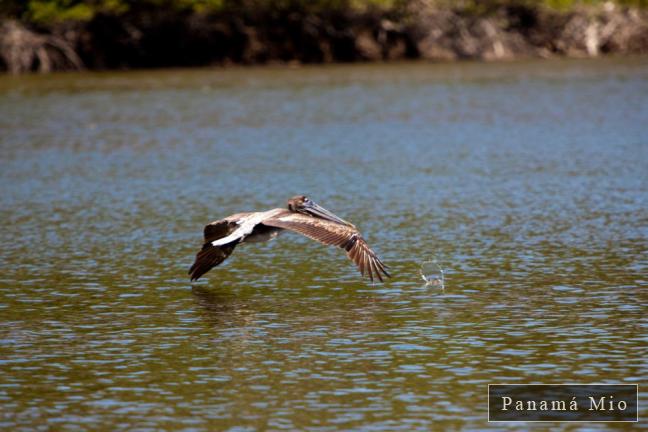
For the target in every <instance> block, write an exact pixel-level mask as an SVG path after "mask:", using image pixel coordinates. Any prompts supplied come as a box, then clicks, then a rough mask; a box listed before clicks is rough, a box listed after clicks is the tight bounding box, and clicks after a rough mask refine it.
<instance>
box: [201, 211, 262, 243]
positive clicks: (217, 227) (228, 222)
mask: <svg viewBox="0 0 648 432" xmlns="http://www.w3.org/2000/svg"><path fill="white" fill-rule="evenodd" d="M250 214H251V213H249V212H248V213H237V214H233V215H231V216H228V217H226V218H224V219H220V220H217V221H214V222H211V223H209V224H207V225H205V229H204V231H203V233H204V235H205V243H207V242H209V243H211V242H213V241H214V240H218V239H221V238H223V237H226V236H228V235H230V234H232V233H233V232H234V231H235V230H236V228H237V227H238V223H237V222H238V221H240V220H242V219H244V218H245V217H247V216H249V215H250Z"/></svg>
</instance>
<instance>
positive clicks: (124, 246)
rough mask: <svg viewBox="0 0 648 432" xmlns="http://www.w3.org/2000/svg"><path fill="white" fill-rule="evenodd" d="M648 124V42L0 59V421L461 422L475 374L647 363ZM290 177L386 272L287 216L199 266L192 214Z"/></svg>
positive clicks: (178, 424)
mask: <svg viewBox="0 0 648 432" xmlns="http://www.w3.org/2000/svg"><path fill="white" fill-rule="evenodd" d="M647 124H648V62H647V61H646V60H645V59H634V60H614V59H611V60H601V61H544V62H531V63H511V64H492V65H491V64H471V63H463V64H452V65H434V64H401V65H372V66H334V67H313V68H299V69H283V68H265V69H256V68H250V69H214V70H198V71H183V70H177V71H163V72H157V71H155V72H135V73H86V74H65V75H53V76H30V77H20V78H15V77H8V76H3V77H0V130H1V131H2V132H1V134H0V156H1V158H0V182H1V186H0V188H1V194H0V217H1V218H2V221H3V228H2V230H0V246H1V251H0V265H1V269H2V272H1V274H0V321H1V326H0V372H1V374H0V404H1V407H2V408H1V410H0V428H3V429H8V430H19V429H20V428H24V429H33V428H35V427H39V428H41V429H50V430H81V429H87V428H88V427H91V428H92V429H100V430H115V429H142V430H144V429H150V430H154V429H156V430H159V429H168V430H205V429H210V430H227V429H231V430H237V431H243V430H264V429H271V430H280V429H286V430H296V429H300V430H312V431H329V430H339V429H363V430H377V431H382V430H402V431H416V430H439V429H448V428H452V429H456V428H462V429H469V430H479V429H484V428H489V427H497V428H502V427H505V426H506V425H503V424H492V423H491V424H488V423H487V422H486V385H487V384H488V383H502V382H508V383H527V382H535V383H537V382H552V383H560V382H577V383H591V382H615V383H632V384H642V383H643V384H645V383H646V381H647V379H648V336H647V334H648V319H647V318H646V316H648V313H647V311H648V292H647V288H648V259H647V253H648V210H647V209H648V132H647V131H648V126H647ZM298 193H306V194H308V195H310V196H311V197H312V198H313V199H314V200H315V201H317V202H319V203H320V204H322V205H323V206H325V207H327V208H329V209H330V210H332V211H334V212H335V213H337V214H339V215H340V216H341V217H343V218H345V219H347V220H350V221H352V222H354V223H355V224H356V225H358V226H359V227H360V228H361V230H362V231H363V233H364V235H365V238H366V239H367V240H368V242H369V243H370V244H371V245H372V246H373V248H374V249H375V250H376V251H377V252H378V254H379V255H380V256H381V257H382V258H383V260H384V261H385V262H386V263H387V264H388V265H389V266H390V268H391V270H392V273H393V276H394V277H393V278H392V279H391V280H389V281H388V282H387V283H385V284H384V285H380V284H375V285H372V284H371V283H370V282H368V281H365V280H362V279H361V277H360V276H359V274H358V273H357V271H356V270H355V268H354V267H353V265H352V264H351V263H350V262H349V261H348V260H347V259H346V258H345V256H344V253H343V252H342V251H340V250H336V249H334V248H326V247H324V246H321V245H319V244H317V243H315V242H312V241H309V240H307V239H303V238H301V237H299V236H298V235H289V234H286V235H284V236H282V237H280V238H279V239H277V240H275V241H273V242H270V243H268V244H250V245H244V246H241V247H239V248H237V250H236V251H235V252H234V254H233V255H232V257H231V258H230V259H229V260H228V261H226V263H225V264H224V265H223V266H222V267H219V268H217V269H214V270H212V271H211V272H210V273H208V274H207V275H206V277H205V278H204V279H201V280H200V281H199V282H197V283H194V284H191V283H189V280H188V277H187V274H186V272H187V269H188V267H189V265H190V264H191V263H192V261H193V256H194V253H195V252H196V250H197V249H198V247H199V245H200V243H201V235H202V227H203V225H204V224H205V223H207V222H209V221H211V220H214V219H218V218H221V217H224V216H226V215H229V214H231V213H235V212H240V211H248V210H261V209H269V208H273V207H278V206H283V205H284V203H285V200H286V199H287V198H289V197H290V196H292V195H295V194H298ZM434 259H436V260H437V261H438V262H439V264H440V265H441V266H442V268H443V269H444V271H445V290H440V289H439V288H438V287H435V286H424V285H423V280H422V279H421V277H420V274H419V264H420V263H421V262H423V261H429V260H434ZM642 391H643V389H642ZM642 396H643V397H644V398H645V396H646V393H645V392H643V394H642ZM645 406H646V405H645V403H644V404H643V409H644V410H645ZM641 416H644V417H645V411H643V412H642V414H641ZM90 425H91V426H90ZM559 426H560V425H559V424H554V425H553V427H559ZM640 426H641V424H640ZM588 427H597V428H598V427H601V428H602V427H603V425H600V424H598V426H597V424H591V425H589V426H588Z"/></svg>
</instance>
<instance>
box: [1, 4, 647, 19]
mask: <svg viewBox="0 0 648 432" xmlns="http://www.w3.org/2000/svg"><path fill="white" fill-rule="evenodd" d="M605 1H606V0H463V1H450V0H437V2H438V3H439V5H440V6H445V7H450V8H453V9H462V10H465V11H467V12H469V13H476V14H487V13H489V12H491V11H493V10H495V9H497V8H500V7H503V6H512V5H524V6H530V7H549V8H553V9H558V10H569V9H571V8H574V7H577V6H579V5H596V4H602V3H604V2H605ZM615 2H616V3H618V4H622V5H630V6H638V7H648V0H616V1H615ZM406 3H407V0H244V1H236V0H2V1H0V14H2V15H5V16H10V17H13V18H18V19H21V20H23V21H29V22H34V23H41V24H47V23H56V22H61V21H70V20H72V21H88V20H90V19H92V18H93V17H94V16H95V15H97V14H99V13H104V14H113V15H120V14H123V13H125V12H127V11H129V10H132V9H137V8H147V7H160V8H165V9H167V10H175V11H178V12H186V11H195V12H217V11H223V10H230V11H236V10H259V9H266V10H268V9H275V10H285V9H301V10H313V11H316V10H319V11H321V10H340V9H349V10H357V9H366V8H371V7H379V8H387V9H393V8H398V7H402V6H403V5H405V4H406Z"/></svg>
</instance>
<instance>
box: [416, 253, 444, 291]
mask: <svg viewBox="0 0 648 432" xmlns="http://www.w3.org/2000/svg"><path fill="white" fill-rule="evenodd" d="M419 273H420V275H421V279H423V280H424V281H425V286H428V285H432V286H435V287H439V288H441V289H444V288H445V274H444V272H443V268H441V266H440V265H439V263H438V262H437V259H436V258H434V259H433V260H429V261H423V262H422V263H421V264H420V266H419Z"/></svg>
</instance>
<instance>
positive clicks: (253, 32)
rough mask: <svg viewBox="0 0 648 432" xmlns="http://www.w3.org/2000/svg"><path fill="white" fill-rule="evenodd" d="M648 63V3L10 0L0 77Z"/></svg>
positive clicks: (5, 5) (0, 10)
mask: <svg viewBox="0 0 648 432" xmlns="http://www.w3.org/2000/svg"><path fill="white" fill-rule="evenodd" d="M602 54H648V0H607V1H604V0H458V1H451V0H239V1H237V0H0V70H2V69H5V70H8V71H10V72H11V73H23V72H29V71H36V70H37V71H40V72H49V71H52V70H65V69H82V68H90V69H129V68H148V67H179V66H180V67H181V66H205V65H227V64H232V63H235V64H259V63H271V62H279V63H330V62H353V61H391V60H401V59H426V60H432V61H448V60H461V59H475V60H486V61H491V60H502V59H513V58H521V57H550V56H554V55H559V56H570V57H594V56H598V55H602Z"/></svg>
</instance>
